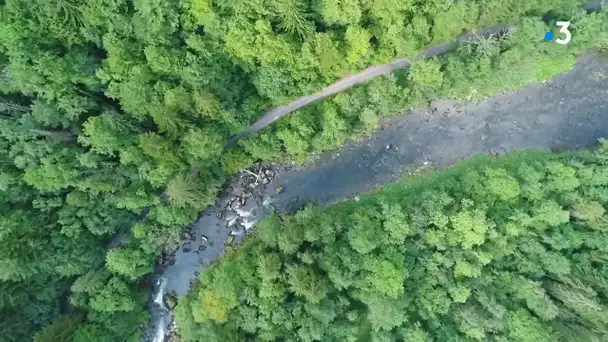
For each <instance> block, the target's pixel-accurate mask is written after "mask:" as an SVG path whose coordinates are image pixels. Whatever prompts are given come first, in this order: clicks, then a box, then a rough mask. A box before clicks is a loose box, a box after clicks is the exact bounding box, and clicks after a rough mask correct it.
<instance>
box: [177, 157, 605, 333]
mask: <svg viewBox="0 0 608 342" xmlns="http://www.w3.org/2000/svg"><path fill="white" fill-rule="evenodd" d="M606 165H607V164H606V150H602V149H599V150H597V151H595V152H570V153H567V154H563V155H562V154H552V153H550V152H526V153H518V154H514V155H511V156H507V157H503V158H488V157H480V158H478V159H476V160H472V161H468V162H463V163H462V164H461V165H458V166H456V167H454V168H453V169H452V170H447V171H444V172H437V173H435V174H428V173H427V174H425V175H420V176H416V177H413V178H412V177H408V178H406V179H405V180H404V181H402V182H399V183H396V184H393V185H389V186H388V187H387V188H385V189H382V190H380V191H377V192H375V193H371V194H368V195H367V196H366V197H365V198H362V199H361V200H360V201H357V202H354V201H353V202H342V203H339V204H336V205H333V206H331V207H329V208H318V207H306V208H305V209H303V210H302V211H300V212H298V213H297V214H295V215H286V216H282V217H278V216H276V215H272V216H270V217H269V218H268V219H265V220H263V221H262V222H260V224H259V230H258V232H257V234H256V235H254V236H253V237H252V239H251V240H249V241H248V242H246V243H245V244H244V245H243V246H242V247H241V248H239V249H237V250H235V251H234V252H233V253H232V254H231V255H229V256H228V257H225V258H223V259H222V260H220V261H219V263H218V264H216V265H215V266H214V267H213V268H212V269H210V270H205V271H203V273H202V274H201V284H200V285H199V286H198V287H197V288H196V289H195V291H194V292H193V293H192V294H190V295H189V299H188V301H187V302H186V304H184V303H180V306H183V307H182V308H181V309H179V312H180V315H179V316H178V326H179V327H180V329H181V327H182V326H183V327H184V329H187V332H188V338H189V339H190V340H197V339H204V338H205V336H208V335H207V334H209V331H213V332H214V334H217V335H215V336H240V337H239V338H241V337H242V338H244V336H255V337H256V338H259V339H272V340H276V339H285V340H291V339H298V338H301V339H303V340H315V339H316V340H334V339H339V340H341V341H342V340H344V341H357V340H365V341H368V340H369V341H395V340H398V339H399V338H404V340H405V341H433V340H437V341H449V340H498V341H506V340H509V341H511V340H512V341H555V340H557V339H558V336H559V337H563V338H565V339H566V340H568V338H571V340H572V338H574V340H577V338H587V339H586V340H589V341H595V340H597V341H601V340H602V339H603V338H605V337H606V336H607V335H606V331H607V327H608V321H607V319H606V317H607V316H606V310H608V307H607V304H606V297H605V294H606V293H608V277H607V276H606V274H605V270H604V264H605V262H606V258H605V257H604V256H603V254H604V252H605V245H604V243H605V241H607V237H606V236H605V234H606V233H607V232H608V229H606V228H605V227H604V229H603V230H601V229H597V227H594V226H592V225H593V224H597V225H601V224H602V223H601V222H603V220H606V217H605V210H604V209H603V206H604V205H606V203H608V195H606V194H605V192H606V189H605V187H603V186H601V188H600V189H598V188H596V186H595V185H592V184H594V182H596V181H597V179H596V178H594V177H589V170H593V172H598V171H599V169H603V168H605V167H606ZM571 170H575V172H571ZM532 184H534V186H535V187H538V189H537V190H538V191H536V192H535V195H534V196H530V191H529V190H528V189H527V188H528V187H530V186H531V185H532ZM590 188H594V189H596V191H594V192H590V191H589V189H590ZM600 193H601V194H603V195H602V196H599V194H600ZM600 198H601V199H600ZM473 199H474V200H473ZM592 199H593V200H592ZM570 206H572V208H573V209H571V212H572V213H575V214H573V215H572V217H570V214H569V212H568V211H567V210H565V209H564V208H567V207H570ZM328 226H329V227H335V228H333V229H332V230H331V234H330V233H329V232H324V230H325V229H322V227H328ZM606 226H608V224H606ZM324 236H330V237H331V238H324ZM581 265H585V266H581ZM218 275H222V276H221V277H218ZM283 308H284V309H283ZM313 308H314V309H313ZM279 312H280V313H279ZM195 322H198V323H201V324H203V325H200V326H195ZM295 336H297V337H295ZM235 339H238V338H235Z"/></svg>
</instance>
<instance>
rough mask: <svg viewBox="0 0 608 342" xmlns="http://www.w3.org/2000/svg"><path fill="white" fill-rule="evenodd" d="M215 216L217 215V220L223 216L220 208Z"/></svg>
mask: <svg viewBox="0 0 608 342" xmlns="http://www.w3.org/2000/svg"><path fill="white" fill-rule="evenodd" d="M215 217H217V219H218V220H221V219H222V218H224V211H223V210H220V211H218V212H217V215H215Z"/></svg>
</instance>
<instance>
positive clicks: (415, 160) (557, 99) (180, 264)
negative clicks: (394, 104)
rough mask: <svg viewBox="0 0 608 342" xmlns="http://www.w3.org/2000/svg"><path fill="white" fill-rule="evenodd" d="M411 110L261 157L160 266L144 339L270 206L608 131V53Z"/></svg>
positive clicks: (343, 193)
mask: <svg viewBox="0 0 608 342" xmlns="http://www.w3.org/2000/svg"><path fill="white" fill-rule="evenodd" d="M404 114H407V115H400V116H396V117H394V118H392V119H390V120H387V121H385V122H384V123H383V124H382V125H381V127H380V128H379V129H377V130H376V131H375V132H374V133H373V134H372V135H371V136H370V137H369V138H367V139H364V140H361V141H353V142H348V143H346V144H345V145H344V146H343V147H342V148H341V149H340V150H338V151H334V152H328V153H324V154H321V155H320V156H318V158H316V159H315V160H313V161H311V162H309V163H307V164H306V165H305V166H304V167H300V168H285V167H280V166H277V165H267V166H263V165H256V166H255V167H253V168H252V169H251V170H247V171H243V172H241V173H240V174H238V175H237V176H235V178H233V180H232V181H231V182H230V184H229V185H228V186H227V187H226V190H225V191H224V192H223V193H222V195H221V196H220V198H219V199H218V201H217V202H216V204H215V205H214V206H213V207H211V208H209V209H208V210H207V211H205V213H203V214H202V215H201V216H200V217H199V219H198V221H197V222H196V223H195V224H194V225H193V228H192V229H191V230H190V231H189V232H188V233H187V234H185V235H184V239H183V241H182V244H181V246H180V247H179V249H178V250H177V251H176V252H175V253H174V255H173V257H172V260H168V261H167V265H166V267H164V268H163V270H162V271H161V272H159V273H158V274H156V275H155V277H156V278H155V284H156V285H155V286H154V292H153V294H152V299H151V301H150V309H151V312H152V316H153V321H152V325H151V329H150V330H149V331H148V332H147V333H146V338H145V340H146V341H163V339H165V338H166V336H168V335H170V334H171V331H172V329H171V322H172V314H171V310H170V306H171V305H173V304H172V301H173V300H172V299H169V300H167V298H171V297H167V296H166V294H172V295H174V296H176V297H177V298H178V297H179V296H182V295H184V294H186V293H187V291H188V289H189V287H190V283H191V282H192V281H193V280H194V279H195V277H196V274H197V273H198V272H199V271H200V270H201V269H203V268H204V267H205V265H208V264H209V263H211V262H212V261H213V260H215V259H216V258H218V257H219V256H220V255H221V254H222V252H223V251H224V249H225V248H226V246H227V245H229V244H233V243H238V242H240V241H241V240H242V239H243V238H244V236H245V235H246V233H247V232H248V231H250V230H251V229H252V228H253V227H254V224H255V222H257V221H258V220H259V219H261V218H262V217H263V216H264V215H265V214H266V213H268V212H269V211H270V210H277V211H279V212H285V211H292V210H294V209H297V208H299V207H301V206H302V205H303V203H305V202H307V201H314V202H318V203H320V204H323V205H326V204H330V203H332V202H335V201H339V200H342V199H344V198H349V197H353V196H356V195H357V194H358V193H360V192H363V191H369V190H372V189H374V188H376V187H378V186H380V185H382V184H386V183H387V182H390V181H393V180H395V179H397V178H399V177H401V176H402V175H403V174H404V173H407V172H409V171H415V170H418V169H420V168H424V167H429V166H434V167H442V166H446V165H449V164H452V163H454V162H457V161H458V160H460V159H462V158H466V157H469V156H471V155H474V154H478V153H490V154H493V155H496V154H502V153H506V152H509V151H513V150H517V149H523V148H554V149H560V150H561V149H569V148H580V147H586V146H590V145H593V144H595V143H596V141H597V139H598V138H600V137H608V60H606V59H605V58H600V57H599V56H597V55H594V54H589V55H587V56H584V57H582V58H581V59H580V61H579V63H578V64H577V66H576V67H575V68H574V70H572V71H570V72H567V73H565V74H563V75H561V76H559V77H557V78H556V79H554V80H552V81H549V82H546V83H543V84H537V85H532V86H529V87H527V88H524V89H521V90H519V91H517V92H505V93H502V94H498V95H496V96H492V97H490V98H488V99H486V100H485V101H482V102H481V103H475V104H469V103H464V102H457V101H437V102H434V103H432V104H431V105H430V106H429V107H427V108H422V109H419V110H415V111H411V112H408V113H404ZM163 298H165V300H163ZM155 338H156V340H155Z"/></svg>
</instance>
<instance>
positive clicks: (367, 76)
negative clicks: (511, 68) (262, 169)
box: [226, 0, 603, 147]
mask: <svg viewBox="0 0 608 342" xmlns="http://www.w3.org/2000/svg"><path fill="white" fill-rule="evenodd" d="M581 7H582V8H583V9H585V10H586V11H587V12H593V11H601V10H602V9H603V8H602V1H601V0H596V1H588V2H586V3H585V4H583V5H582V6H581ZM513 30H515V26H514V25H500V26H493V27H489V28H485V29H474V30H472V31H470V32H467V33H464V34H462V35H461V36H459V37H458V38H456V39H455V40H452V41H450V42H448V43H444V44H441V45H436V46H431V47H427V48H425V49H424V50H423V51H422V52H420V53H418V54H417V55H416V56H414V57H413V58H412V59H409V58H399V59H396V60H394V61H392V62H389V63H386V64H380V65H374V66H371V67H369V68H367V69H365V70H363V71H361V72H359V73H357V74H355V75H350V76H347V77H345V78H343V79H341V80H339V81H337V82H335V83H333V84H331V85H329V86H327V87H325V88H324V89H322V90H321V91H319V92H317V93H314V94H312V95H306V96H300V97H298V98H297V99H295V100H293V101H291V102H290V103H288V104H286V105H284V106H280V107H277V108H274V109H272V110H269V111H268V112H266V113H264V115H263V116H262V117H261V118H260V119H259V120H258V121H256V122H255V123H254V124H253V125H251V126H249V127H248V128H247V129H246V130H244V131H243V132H241V133H239V134H237V135H235V136H233V137H232V138H230V140H228V143H227V144H226V147H230V146H233V145H234V144H236V143H237V142H238V141H239V140H240V139H243V138H245V137H248V136H250V135H251V134H254V133H256V132H258V131H260V130H261V129H263V128H264V127H266V126H268V125H270V124H272V123H273V122H275V121H277V120H278V119H280V118H282V117H284V116H286V115H288V114H290V113H293V112H295V111H296V110H298V109H301V108H303V107H306V106H308V105H310V104H311V103H314V102H317V101H321V100H323V99H326V98H328V97H330V96H333V95H336V94H338V93H341V92H343V91H345V90H347V89H349V88H352V87H354V86H356V85H359V84H362V83H365V82H368V81H370V80H372V79H374V78H376V77H379V76H384V75H388V74H391V73H393V72H395V71H396V70H399V69H403V68H406V67H409V66H410V65H411V64H412V63H411V60H416V59H421V58H429V57H433V56H439V55H442V54H445V53H447V52H450V51H454V50H456V49H457V48H458V47H459V46H461V45H465V44H469V43H470V42H471V40H472V39H474V38H479V37H482V38H488V37H496V36H508V35H510V34H511V33H512V32H513Z"/></svg>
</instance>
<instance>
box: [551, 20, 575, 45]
mask: <svg viewBox="0 0 608 342" xmlns="http://www.w3.org/2000/svg"><path fill="white" fill-rule="evenodd" d="M555 26H557V27H559V33H560V34H559V36H560V37H558V38H557V39H555V42H556V43H557V44H561V45H566V44H568V43H569V42H570V39H572V33H570V30H568V27H569V26H570V22H569V21H558V22H556V23H555ZM554 38H555V35H554V34H553V32H552V31H548V32H546V33H545V40H546V41H552V40H553V39H554ZM562 38H563V39H562Z"/></svg>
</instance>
